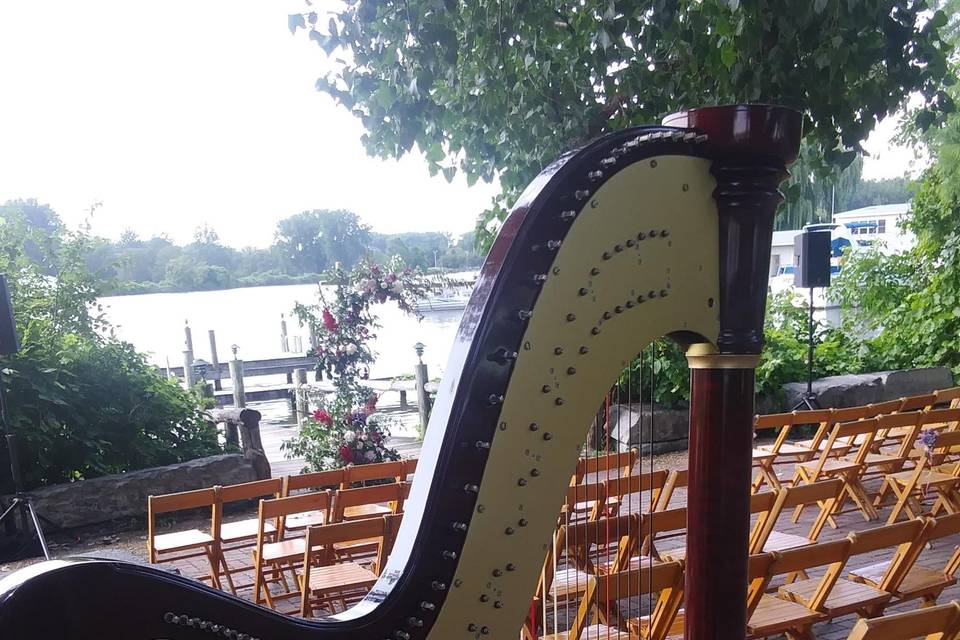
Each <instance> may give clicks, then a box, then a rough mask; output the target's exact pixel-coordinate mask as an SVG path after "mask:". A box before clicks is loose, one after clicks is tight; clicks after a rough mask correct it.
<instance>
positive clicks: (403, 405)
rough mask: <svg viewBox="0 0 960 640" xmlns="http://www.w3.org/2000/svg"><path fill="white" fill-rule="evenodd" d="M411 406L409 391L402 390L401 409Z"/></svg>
mask: <svg viewBox="0 0 960 640" xmlns="http://www.w3.org/2000/svg"><path fill="white" fill-rule="evenodd" d="M409 406H410V405H409V404H408V403H407V390H406V389H400V408H401V409H406V408H407V407H409Z"/></svg>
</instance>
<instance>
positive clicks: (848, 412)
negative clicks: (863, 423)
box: [830, 404, 876, 424]
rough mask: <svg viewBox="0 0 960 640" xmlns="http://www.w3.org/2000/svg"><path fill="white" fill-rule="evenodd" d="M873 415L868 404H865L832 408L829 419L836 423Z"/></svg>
mask: <svg viewBox="0 0 960 640" xmlns="http://www.w3.org/2000/svg"><path fill="white" fill-rule="evenodd" d="M875 415H876V414H875V413H874V412H873V409H872V408H871V407H870V405H869V404H865V405H861V406H859V407H839V408H837V409H833V412H832V415H831V416H830V420H831V422H832V423H833V424H837V423H838V422H853V421H854V420H863V419H865V418H872V417H874V416H875Z"/></svg>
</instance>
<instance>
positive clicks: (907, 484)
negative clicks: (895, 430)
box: [875, 410, 960, 524]
mask: <svg viewBox="0 0 960 640" xmlns="http://www.w3.org/2000/svg"><path fill="white" fill-rule="evenodd" d="M948 411H954V410H948ZM936 413H937V412H936V411H931V412H929V413H928V414H927V415H928V416H930V415H933V414H936ZM907 444H909V443H907ZM956 447H960V431H943V432H941V433H940V434H939V435H938V436H937V441H936V443H935V444H934V445H933V447H932V450H933V451H932V453H933V455H934V456H935V457H936V456H938V455H940V456H942V455H943V454H944V453H948V452H950V451H951V450H952V449H954V448H956ZM935 459H936V458H935ZM931 466H932V465H931V463H930V460H928V459H927V456H925V455H921V456H919V457H918V458H917V461H916V466H915V467H914V468H913V469H911V470H910V471H901V472H899V473H891V474H889V475H887V476H885V477H884V479H883V486H881V487H880V493H879V494H878V495H877V497H876V500H875V502H876V505H877V506H880V505H882V504H883V501H884V499H885V498H886V495H887V491H888V490H889V491H890V493H892V494H893V495H894V497H895V499H896V502H895V503H894V505H893V510H892V511H891V512H890V516H889V517H888V518H887V523H888V524H893V523H894V522H896V521H897V518H898V517H900V513H901V512H903V511H906V512H907V514H908V515H909V517H911V518H916V517H917V516H919V515H922V511H923V507H922V504H921V500H922V498H923V494H925V493H926V491H928V490H932V491H933V493H934V495H935V496H936V498H937V502H936V505H939V506H942V507H943V508H944V510H945V511H946V512H947V513H958V512H960V493H958V489H960V465H953V467H952V468H951V472H950V473H944V472H943V471H940V470H937V469H935V468H931ZM918 494H920V495H918Z"/></svg>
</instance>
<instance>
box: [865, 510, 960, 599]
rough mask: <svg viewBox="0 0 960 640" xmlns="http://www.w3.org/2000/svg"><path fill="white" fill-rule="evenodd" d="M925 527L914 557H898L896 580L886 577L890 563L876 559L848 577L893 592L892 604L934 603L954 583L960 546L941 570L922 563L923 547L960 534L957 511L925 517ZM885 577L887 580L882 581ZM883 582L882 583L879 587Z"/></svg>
mask: <svg viewBox="0 0 960 640" xmlns="http://www.w3.org/2000/svg"><path fill="white" fill-rule="evenodd" d="M927 520H928V526H927V527H926V528H925V529H924V533H923V535H922V536H921V537H920V542H919V546H918V547H917V548H916V549H915V550H914V555H913V557H906V558H903V559H901V560H900V562H901V565H902V566H900V567H898V569H899V571H900V574H901V575H898V576H895V580H890V579H887V576H888V574H889V572H890V562H878V563H875V564H871V565H868V566H866V567H859V568H857V569H853V570H851V571H850V579H851V580H854V581H856V582H863V583H865V584H868V585H870V586H873V587H877V588H880V589H883V590H884V591H887V592H888V593H892V594H893V597H894V599H893V602H892V604H897V603H901V602H908V601H910V600H917V599H921V600H923V605H924V606H931V605H934V604H936V602H937V599H938V598H939V597H940V594H942V593H943V591H944V589H946V588H947V587H950V586H953V585H954V584H956V582H957V578H956V573H957V568H958V567H960V547H955V548H954V551H953V553H952V554H951V555H950V556H949V557H948V558H947V561H946V562H945V563H944V565H943V567H942V568H941V569H933V568H930V567H928V566H926V564H921V562H920V560H922V558H923V549H924V546H925V545H926V544H927V543H932V542H936V541H937V540H943V539H945V538H948V537H950V536H956V535H958V534H960V514H952V515H949V516H942V517H940V518H928V519H927ZM885 580H886V582H885ZM881 585H882V586H881Z"/></svg>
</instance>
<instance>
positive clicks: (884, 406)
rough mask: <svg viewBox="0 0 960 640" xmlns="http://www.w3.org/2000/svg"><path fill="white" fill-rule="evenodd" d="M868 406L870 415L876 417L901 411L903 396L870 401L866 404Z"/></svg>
mask: <svg viewBox="0 0 960 640" xmlns="http://www.w3.org/2000/svg"><path fill="white" fill-rule="evenodd" d="M867 406H868V407H869V408H870V417H871V418H876V417H879V416H884V415H887V414H890V413H897V412H898V411H903V398H897V399H896V400H884V401H883V402H871V403H870V404H868V405H867Z"/></svg>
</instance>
